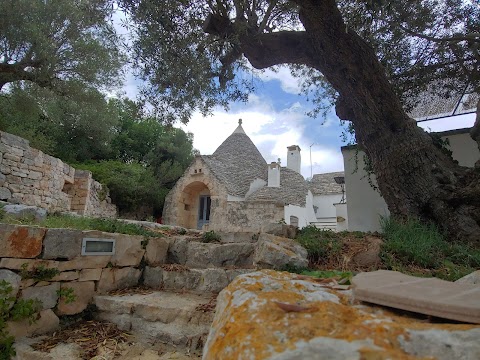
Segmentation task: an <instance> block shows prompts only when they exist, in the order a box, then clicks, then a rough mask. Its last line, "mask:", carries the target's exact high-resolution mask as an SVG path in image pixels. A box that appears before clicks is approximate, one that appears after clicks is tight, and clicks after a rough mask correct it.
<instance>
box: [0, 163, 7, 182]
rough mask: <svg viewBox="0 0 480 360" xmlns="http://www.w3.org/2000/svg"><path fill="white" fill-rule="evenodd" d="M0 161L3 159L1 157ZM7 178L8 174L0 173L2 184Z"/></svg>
mask: <svg viewBox="0 0 480 360" xmlns="http://www.w3.org/2000/svg"><path fill="white" fill-rule="evenodd" d="M0 161H1V159H0ZM5 179H6V176H5V175H4V174H2V173H0V186H2V185H3V184H5Z"/></svg>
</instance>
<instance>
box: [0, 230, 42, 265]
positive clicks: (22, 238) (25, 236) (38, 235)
mask: <svg viewBox="0 0 480 360" xmlns="http://www.w3.org/2000/svg"><path fill="white" fill-rule="evenodd" d="M45 231H46V229H44V228H36V227H30V226H16V225H7V224H2V226H1V227H0V257H12V258H24V259H33V258H35V257H37V256H38V255H40V252H41V251H42V241H43V237H44V236H45Z"/></svg>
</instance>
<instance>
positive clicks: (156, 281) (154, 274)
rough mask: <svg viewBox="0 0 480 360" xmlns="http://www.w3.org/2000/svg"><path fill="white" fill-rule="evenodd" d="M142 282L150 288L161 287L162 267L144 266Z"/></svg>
mask: <svg viewBox="0 0 480 360" xmlns="http://www.w3.org/2000/svg"><path fill="white" fill-rule="evenodd" d="M143 283H144V284H145V285H146V286H148V287H151V288H152V289H161V288H163V269H162V268H161V267H150V266H146V267H145V270H144V271H143Z"/></svg>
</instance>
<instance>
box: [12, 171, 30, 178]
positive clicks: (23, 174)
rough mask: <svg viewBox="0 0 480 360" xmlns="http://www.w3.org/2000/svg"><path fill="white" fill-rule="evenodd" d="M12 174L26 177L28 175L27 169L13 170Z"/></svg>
mask: <svg viewBox="0 0 480 360" xmlns="http://www.w3.org/2000/svg"><path fill="white" fill-rule="evenodd" d="M12 175H13V176H18V177H21V178H26V177H27V176H28V174H27V172H26V171H21V170H20V169H19V170H17V171H15V170H12Z"/></svg>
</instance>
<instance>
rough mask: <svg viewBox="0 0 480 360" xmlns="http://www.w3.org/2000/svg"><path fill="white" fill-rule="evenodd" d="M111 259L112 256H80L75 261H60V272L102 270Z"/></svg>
mask: <svg viewBox="0 0 480 360" xmlns="http://www.w3.org/2000/svg"><path fill="white" fill-rule="evenodd" d="M111 258H112V257H111V256H110V255H98V256H95V255H91V256H79V257H77V258H75V259H73V260H69V261H60V262H59V263H58V270H60V271H69V270H81V269H102V268H104V267H106V266H107V265H108V263H109V262H110V259H111Z"/></svg>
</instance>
